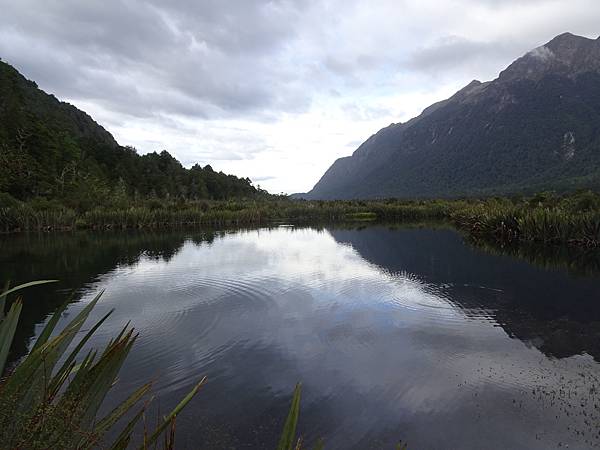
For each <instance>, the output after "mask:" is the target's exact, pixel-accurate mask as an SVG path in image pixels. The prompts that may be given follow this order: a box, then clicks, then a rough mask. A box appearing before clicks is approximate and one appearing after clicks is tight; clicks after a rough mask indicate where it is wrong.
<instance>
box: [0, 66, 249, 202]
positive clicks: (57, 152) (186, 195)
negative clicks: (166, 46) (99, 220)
mask: <svg viewBox="0 0 600 450" xmlns="http://www.w3.org/2000/svg"><path fill="white" fill-rule="evenodd" d="M0 167H1V168H2V170H1V172H2V173H1V176H0V192H3V193H5V194H9V195H11V196H12V197H14V198H16V199H18V200H29V199H32V198H40V197H41V198H45V199H54V200H59V201H62V202H65V203H66V204H69V205H70V206H76V207H87V206H90V205H93V204H94V203H96V202H99V201H103V200H105V199H107V198H108V199H110V198H111V197H114V196H127V197H131V198H134V197H136V198H150V197H157V198H166V197H169V198H182V199H203V198H206V199H226V198H232V197H249V196H255V195H257V194H259V191H258V190H257V189H255V188H254V187H253V186H252V185H251V182H250V180H249V179H247V178H238V177H235V176H232V175H225V174H223V173H217V172H214V171H213V170H212V168H211V167H210V166H206V167H204V168H202V167H200V166H199V165H195V166H193V167H192V168H191V169H186V168H184V167H183V166H182V165H181V164H180V163H179V162H178V161H177V160H176V159H175V158H173V157H172V156H171V155H170V154H169V153H168V152H166V151H162V152H161V153H149V154H146V155H143V156H142V155H139V154H138V153H137V152H136V151H135V149H133V148H130V147H122V146H120V145H119V144H118V143H117V142H116V141H115V139H114V138H113V137H112V136H111V134H110V133H109V132H108V131H106V130H105V129H104V128H102V127H101V126H100V125H99V124H97V123H96V122H94V120H93V119H92V118H91V117H90V116H88V115H87V114H86V113H84V112H83V111H80V110H78V109H77V108H75V107H74V106H72V105H70V104H67V103H63V102H60V101H59V100H57V99H56V98H55V97H54V96H52V95H48V94H46V93H45V92H43V91H42V90H40V89H38V87H37V85H36V84H35V83H34V82H33V81H29V80H27V79H25V78H24V77H23V76H22V75H21V74H20V73H19V72H18V71H17V70H16V69H15V68H13V67H12V66H10V65H9V64H6V63H4V62H2V61H0Z"/></svg>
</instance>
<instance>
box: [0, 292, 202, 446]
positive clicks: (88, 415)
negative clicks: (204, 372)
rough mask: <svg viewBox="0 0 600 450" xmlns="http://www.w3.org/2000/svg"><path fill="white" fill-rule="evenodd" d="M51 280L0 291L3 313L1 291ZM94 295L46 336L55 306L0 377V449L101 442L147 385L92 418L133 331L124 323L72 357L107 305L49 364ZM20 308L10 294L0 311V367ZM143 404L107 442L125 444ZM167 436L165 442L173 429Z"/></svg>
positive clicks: (72, 334) (73, 332) (168, 421)
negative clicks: (97, 346) (103, 341)
mask: <svg viewBox="0 0 600 450" xmlns="http://www.w3.org/2000/svg"><path fill="white" fill-rule="evenodd" d="M52 281H54V280H47V281H39V282H31V283H26V284H23V285H20V286H17V287H15V288H12V289H7V290H6V291H5V292H4V293H3V294H0V300H1V302H0V306H1V307H2V313H4V299H5V298H6V295H7V294H10V293H13V292H16V291H18V290H21V289H24V288H26V287H29V286H34V285H39V284H45V283H49V282H52ZM101 295H102V293H100V294H99V295H98V296H96V298H94V299H93V300H92V301H91V302H90V303H89V304H88V305H86V306H85V307H84V308H83V309H82V311H81V312H80V313H79V314H78V315H77V317H76V318H75V319H74V320H73V321H71V323H69V324H68V325H67V326H66V327H65V329H64V330H63V331H62V332H60V333H59V334H58V335H56V336H54V337H50V336H51V335H52V333H53V331H54V329H55V327H56V325H57V323H58V318H59V315H60V313H61V312H62V311H63V310H64V309H65V308H66V304H65V305H63V306H61V307H60V308H59V310H57V312H56V313H55V314H54V315H53V317H52V318H51V319H50V320H49V322H48V324H47V325H46V327H45V329H44V330H43V331H42V333H41V334H40V338H39V340H38V341H37V342H36V343H35V345H34V347H33V349H32V351H31V352H30V353H29V355H27V356H26V357H25V358H24V359H23V360H22V361H21V362H20V363H19V364H18V365H17V367H16V368H15V369H14V370H13V371H12V372H11V373H9V374H8V375H7V377H6V378H5V379H4V380H2V381H1V382H0V443H1V444H0V445H1V446H2V448H27V449H32V450H36V449H46V448H53V449H71V448H92V447H97V446H99V445H101V444H102V438H103V436H104V434H105V433H106V432H107V431H109V430H110V429H111V428H112V427H113V426H114V425H115V424H116V423H117V422H118V421H119V420H120V419H121V418H122V417H123V416H124V415H125V414H126V413H128V412H129V411H131V409H132V408H134V407H135V405H136V404H137V403H138V402H139V401H140V400H141V399H142V398H143V397H144V396H146V395H147V394H148V392H149V390H150V384H146V385H144V386H142V387H140V388H139V389H137V390H136V391H135V392H134V393H133V394H131V395H130V396H129V397H128V398H127V399H126V400H125V401H124V402H122V403H121V404H120V405H117V406H116V407H115V408H114V409H113V411H112V412H111V413H109V414H108V415H107V416H106V417H104V418H103V419H101V420H99V421H96V415H97V412H98V410H99V408H100V405H101V404H102V401H103V400H104V397H105V396H106V394H107V392H108V391H109V390H110V388H111V387H112V386H113V385H114V383H115V381H116V379H117V375H118V373H119V370H120V368H121V366H122V364H123V362H124V361H125V358H126V357H127V355H128V353H129V352H130V351H131V348H132V346H133V344H134V343H135V339H136V337H137V334H134V330H133V328H131V327H129V326H126V327H125V328H124V329H123V331H122V332H121V333H120V334H119V335H118V336H117V337H116V339H113V340H111V341H110V342H109V344H108V345H107V346H106V347H105V349H104V350H103V351H102V352H100V353H99V352H97V351H95V350H90V351H89V352H88V353H87V356H85V357H84V358H83V360H81V362H79V363H78V362H77V361H76V358H77V357H78V355H79V353H80V351H81V350H82V348H83V347H84V344H85V343H86V342H87V341H88V340H89V338H90V337H91V336H92V334H93V333H94V332H95V331H96V330H97V329H98V328H99V327H100V325H101V324H102V323H103V322H104V321H105V320H106V319H107V318H108V316H109V315H110V312H109V313H108V314H106V315H105V316H104V317H103V318H102V319H100V320H99V321H98V322H97V323H96V324H95V325H94V326H93V327H92V328H91V330H90V331H89V332H88V333H87V334H86V335H85V336H84V337H83V338H82V339H80V340H79V342H78V344H77V345H76V346H75V349H74V350H72V351H71V353H70V354H69V355H68V356H67V357H66V359H65V362H64V363H63V365H62V367H61V368H60V369H59V370H57V371H55V366H56V363H57V362H58V361H59V360H60V359H61V358H63V357H65V352H66V350H67V348H68V347H69V346H70V344H71V342H72V341H73V340H74V339H75V337H76V335H77V334H78V333H79V331H80V329H81V327H82V325H83V323H84V322H85V321H86V319H87V318H88V316H89V314H90V312H91V310H92V309H93V308H94V306H95V305H96V303H97V302H98V300H99V298H100V296H101ZM21 308H22V303H21V301H20V300H17V301H16V302H14V303H13V304H12V306H11V308H10V310H9V312H8V314H7V315H6V316H4V314H0V370H2V369H3V368H4V366H5V363H6V359H7V356H8V350H9V349H10V346H11V343H12V340H13V337H14V334H15V330H16V326H17V323H18V320H19V315H20V313H21ZM98 355H100V356H98ZM71 375H72V376H71ZM205 382H206V378H203V379H202V380H201V381H200V383H198V385H196V386H195V387H194V389H192V391H191V392H190V393H189V394H188V395H187V396H186V397H185V398H184V399H183V400H182V401H181V402H180V403H179V405H177V407H176V408H175V409H174V410H173V411H172V412H171V413H170V414H169V415H168V416H167V417H166V418H165V420H164V422H163V423H162V424H161V425H160V426H158V427H157V428H156V430H154V431H153V432H152V437H151V440H150V442H151V443H153V442H156V441H157V439H158V437H159V436H160V435H161V433H162V432H163V431H164V430H165V429H166V428H167V426H168V425H169V424H171V425H172V424H173V422H174V420H175V417H176V416H177V414H179V413H180V412H181V410H182V409H183V408H184V407H185V406H186V405H187V404H188V403H189V401H190V400H191V399H192V398H193V397H194V395H196V393H197V392H198V390H199V389H200V387H201V386H202V385H203V384H204V383H205ZM148 403H149V401H147V402H145V403H144V405H143V406H142V407H141V408H140V409H139V410H138V411H137V412H136V414H135V415H134V416H133V419H132V420H131V421H130V422H129V423H128V424H127V426H126V427H125V428H124V429H123V431H122V432H121V434H120V435H119V436H118V438H117V440H116V441H115V442H114V444H113V445H112V448H126V447H127V445H128V444H129V443H130V442H131V437H132V433H133V429H134V426H135V424H136V423H138V421H139V419H140V417H142V416H143V414H144V412H145V410H146V408H147V405H148ZM168 442H172V436H171V439H170V440H168Z"/></svg>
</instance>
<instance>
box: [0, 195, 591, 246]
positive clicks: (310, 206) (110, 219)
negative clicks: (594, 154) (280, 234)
mask: <svg viewBox="0 0 600 450" xmlns="http://www.w3.org/2000/svg"><path fill="white" fill-rule="evenodd" d="M413 220H446V221H450V222H451V223H453V224H454V225H455V226H456V227H457V228H458V229H459V230H461V231H464V232H465V233H466V234H468V235H469V236H471V237H472V238H474V239H479V240H486V241H489V242H495V243H500V244H515V243H519V242H528V243H533V242H541V243H544V244H566V245H574V246H587V247H597V246H600V195H598V194H596V193H593V192H589V191H587V192H579V193H575V194H570V195H555V194H551V193H543V194H538V195H536V196H534V197H528V198H523V197H514V198H486V199H461V200H395V199H390V200H369V201H359V200H355V201H296V200H289V199H287V198H284V197H273V198H265V199H249V200H232V201H208V200H202V201H186V202H184V201H177V200H146V201H138V202H127V203H120V204H118V205H113V206H101V207H95V208H90V209H87V210H75V209H71V208H68V207H65V206H63V205H60V204H58V203H54V202H49V201H45V200H35V201H31V202H28V203H23V202H18V201H16V200H14V199H12V198H8V197H6V196H5V197H3V198H1V199H0V230H1V231H2V232H5V233H10V232H20V231H51V230H76V229H92V230H98V229H102V230H105V229H138V228H142V229H156V228H167V227H178V226H213V227H214V226H217V227H222V226H246V225H252V226H255V225H264V224H269V223H274V222H278V221H284V222H290V223H317V222H318V223H339V222H345V221H362V222H367V221H398V222H400V221H413Z"/></svg>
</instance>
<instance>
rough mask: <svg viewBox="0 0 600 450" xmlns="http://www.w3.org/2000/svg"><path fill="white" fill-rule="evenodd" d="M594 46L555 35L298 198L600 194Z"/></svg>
mask: <svg viewBox="0 0 600 450" xmlns="http://www.w3.org/2000/svg"><path fill="white" fill-rule="evenodd" d="M599 123H600V38H599V39H597V40H592V39H587V38H584V37H580V36H575V35H572V34H569V33H565V34H562V35H560V36H558V37H556V38H554V39H553V40H552V41H550V42H548V43H547V44H546V45H543V46H541V47H538V48H536V49H534V50H532V51H531V52H529V53H527V54H526V55H524V56H523V57H521V58H519V59H517V60H516V61H515V62H514V63H512V64H511V65H510V66H509V67H508V68H507V69H506V70H504V71H503V72H502V73H500V75H499V77H498V78H496V79H495V80H493V81H489V82H485V83H481V82H479V81H472V82H471V83H470V84H469V85H467V86H466V87H464V88H463V89H461V90H460V91H459V92H457V93H456V94H455V95H453V96H452V97H450V98H449V99H447V100H444V101H441V102H439V103H436V104H434V105H432V106H430V107H428V108H427V109H425V110H424V111H423V113H422V114H421V115H420V116H418V117H416V118H414V119H412V120H410V121H408V122H406V123H399V124H392V125H390V126H388V127H387V128H384V129H382V130H380V131H379V132H378V133H376V134H375V135H373V136H371V137H370V138H369V139H367V141H365V142H364V143H363V144H362V145H361V146H360V147H359V148H358V149H357V150H356V151H355V152H354V153H353V154H352V155H351V156H348V157H344V158H340V159H338V160H337V161H335V163H334V164H333V165H332V166H331V167H330V168H329V169H328V170H327V172H325V174H324V175H323V177H322V178H321V179H320V180H319V182H318V183H317V184H316V185H315V187H314V188H313V189H312V190H311V191H310V192H309V193H307V194H302V197H304V198H309V199H350V198H381V197H452V196H461V195H486V194H502V193H503V194H506V193H514V192H532V191H538V190H542V189H557V190H568V189H574V188H583V187H585V188H599V187H600V127H599V126H598V124H599Z"/></svg>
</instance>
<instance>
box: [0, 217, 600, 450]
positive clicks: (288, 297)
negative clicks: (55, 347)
mask: <svg viewBox="0 0 600 450" xmlns="http://www.w3.org/2000/svg"><path fill="white" fill-rule="evenodd" d="M0 246H1V248H2V252H1V254H0V264H1V269H2V275H3V278H4V279H10V280H11V281H12V282H20V281H29V280H35V279H43V278H58V279H60V280H61V282H60V283H59V284H57V285H56V286H53V287H52V288H48V287H38V288H33V289H30V290H29V291H27V292H26V295H25V308H24V312H23V316H22V320H21V323H20V328H19V331H18V334H17V338H16V339H17V340H16V343H15V346H14V349H13V353H12V358H13V360H14V359H16V358H18V357H19V356H21V355H23V354H24V352H26V350H27V348H28V346H30V345H31V344H30V342H31V339H32V338H33V337H34V336H35V334H36V333H39V332H40V330H41V328H42V326H43V324H44V322H45V320H47V318H48V315H49V314H51V313H52V312H53V311H54V310H55V308H56V307H57V306H58V305H59V304H60V303H62V302H63V301H64V300H65V298H66V297H67V296H68V295H69V291H70V290H71V289H75V296H74V300H75V301H74V302H73V303H72V304H71V305H70V306H69V308H68V310H67V311H66V313H65V317H64V318H63V319H62V321H63V323H65V322H66V321H67V320H68V319H69V318H72V317H74V315H75V314H76V313H77V312H78V311H79V310H81V308H82V307H83V306H84V305H85V304H86V302H89V301H90V300H91V299H92V298H93V296H94V295H95V294H97V293H98V292H99V291H100V290H101V289H106V292H105V294H104V296H103V297H102V299H101V301H100V303H99V304H98V306H97V307H96V309H95V310H94V312H93V314H92V317H91V319H90V322H92V321H94V320H97V319H99V318H100V317H101V316H103V315H104V314H105V313H106V312H107V311H108V310H110V309H112V308H115V313H114V314H113V316H112V317H111V318H110V319H109V321H108V322H107V323H105V324H104V325H103V326H102V328H101V329H100V330H99V331H98V332H97V334H96V335H95V337H94V339H93V340H92V342H91V345H92V346H95V347H99V346H101V345H103V344H105V343H106V342H107V341H108V340H109V339H110V337H112V336H114V335H116V334H117V333H118V331H120V329H121V328H122V327H123V325H125V323H126V322H127V321H129V320H130V321H131V323H132V325H133V326H134V327H135V328H136V329H137V330H138V331H139V333H140V338H139V339H138V341H137V342H136V345H135V347H134V350H133V352H132V353H131V354H130V356H129V357H128V360H127V361H126V363H125V365H124V367H123V370H122V371H121V376H120V379H119V382H118V384H117V385H116V386H115V388H114V389H113V391H112V393H111V394H110V397H109V398H107V401H106V404H105V409H109V408H110V406H111V404H113V405H114V402H115V401H117V400H119V399H123V398H124V396H125V395H126V393H128V392H131V391H132V390H133V388H134V387H136V386H139V385H140V384H142V383H143V382H145V381H147V380H150V379H152V380H156V382H155V385H154V393H155V394H156V400H155V402H156V406H160V409H161V411H163V412H164V411H166V410H167V408H169V407H172V406H174V404H175V403H176V402H177V401H178V399H180V398H181V397H182V396H183V395H184V394H185V393H186V392H187V391H189V389H190V388H191V387H192V385H193V384H195V383H196V382H197V381H198V380H199V379H200V378H201V377H202V376H204V375H206V376H207V377H208V384H207V385H206V386H205V387H204V388H203V390H202V391H201V392H200V393H199V394H198V396H197V397H196V398H195V399H194V400H193V401H192V402H191V403H190V404H189V405H188V407H187V408H186V409H185V410H184V412H183V413H182V415H181V416H180V417H179V418H178V421H177V444H178V446H177V447H178V448H207V449H209V448H211V449H212V448H248V449H263V448H275V447H276V444H277V441H278V437H279V433H280V431H281V427H282V424H283V421H284V420H285V416H286V414H287V411H288V408H289V403H290V400H291V393H292V391H293V389H294V385H295V384H296V382H299V381H300V382H302V385H303V392H302V408H301V416H300V423H299V431H300V432H301V433H302V434H303V436H304V438H305V442H306V443H310V444H312V443H313V442H314V441H315V440H316V439H317V438H318V437H323V438H324V440H325V444H326V448H327V449H338V448H339V449H368V448H389V449H393V448H394V446H395V444H396V443H397V442H398V441H400V440H402V441H403V442H406V443H408V448H409V449H423V448H451V449H458V448H461V449H482V448H486V449H507V448H510V449H519V448H524V449H525V448H527V449H548V448H557V447H565V446H567V445H568V447H569V448H571V449H573V448H590V447H593V446H598V445H600V434H599V431H600V409H599V408H600V393H599V392H598V390H599V389H600V364H599V362H598V361H600V276H599V275H598V274H597V272H596V271H595V270H581V271H575V270H571V269H569V267H573V266H574V267H579V268H583V269H585V268H586V266H587V264H582V263H581V262H579V263H578V262H577V261H579V260H577V258H580V256H577V255H574V256H569V255H567V260H566V263H565V264H564V265H563V266H561V265H554V264H546V265H543V264H535V265H534V264H532V263H529V262H527V261H526V260H524V259H521V258H516V257H514V256H508V255H505V254H501V253H496V254H492V253H486V252H485V251H483V250H480V249H478V248H476V247H473V246H471V245H470V244H468V243H465V242H464V240H463V238H462V237H461V236H460V235H459V234H458V233H456V232H455V231H453V230H452V229H450V228H445V227H431V226H425V227H391V228H390V227H386V226H368V227H364V228H357V229H352V228H335V227H332V228H327V227H325V228H311V227H307V228H302V227H293V226H279V227H274V228H265V229H256V230H237V231H222V232H209V231H205V232H200V231H198V232H194V231H177V232H163V233H141V232H139V233H133V232H131V233H116V232H115V233H97V234H93V233H74V234H59V233H57V234H44V235H37V234H36V235H18V236H16V235H15V236H5V237H3V238H2V240H0ZM540 254H543V252H542V251H541V250H540ZM569 258H571V259H572V261H571V260H569ZM581 258H585V259H584V261H588V260H589V261H597V260H598V254H597V253H594V252H591V253H590V252H587V253H586V254H585V255H584V256H581ZM540 259H541V260H543V257H540ZM590 265H593V264H592V263H590ZM592 269H593V268H592Z"/></svg>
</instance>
